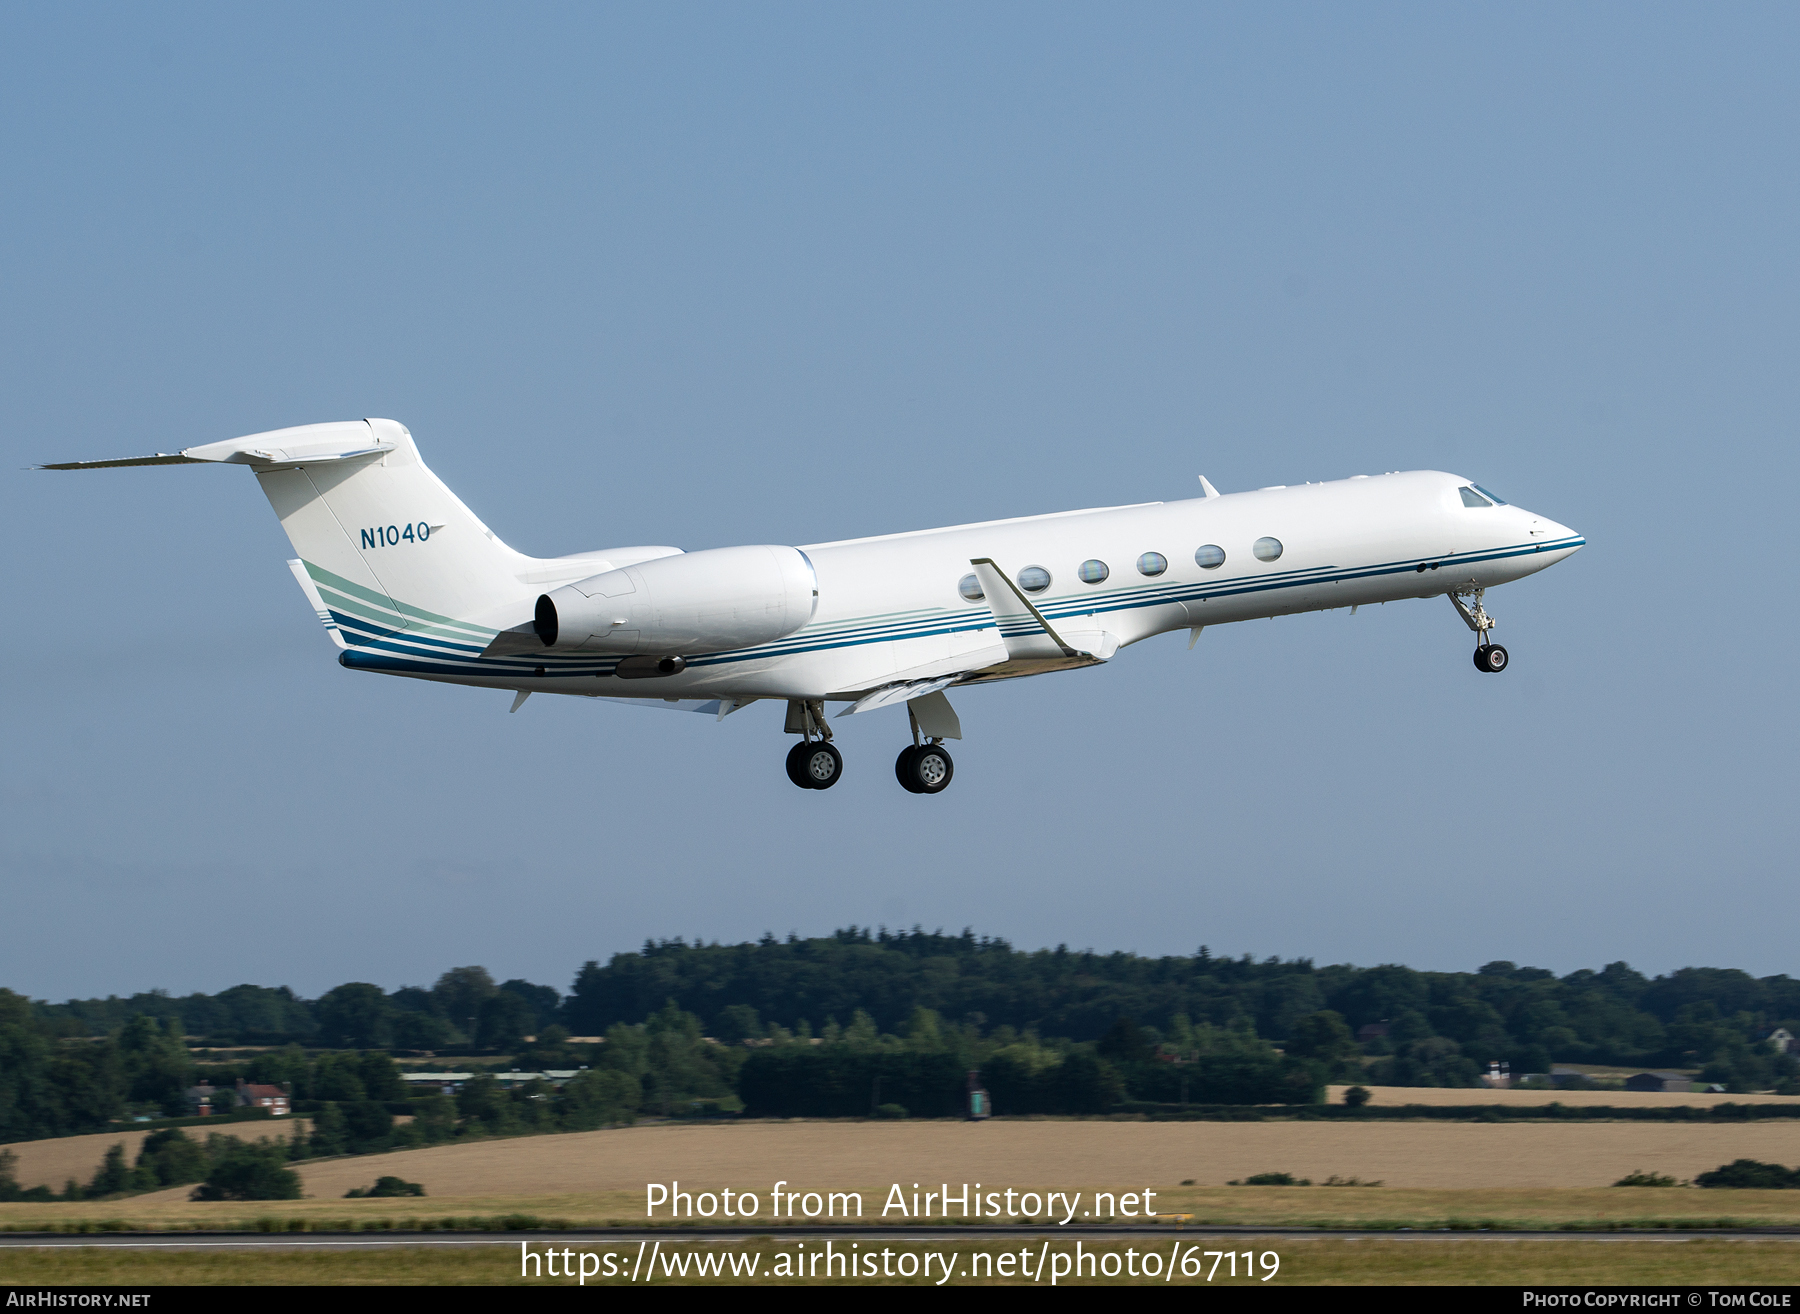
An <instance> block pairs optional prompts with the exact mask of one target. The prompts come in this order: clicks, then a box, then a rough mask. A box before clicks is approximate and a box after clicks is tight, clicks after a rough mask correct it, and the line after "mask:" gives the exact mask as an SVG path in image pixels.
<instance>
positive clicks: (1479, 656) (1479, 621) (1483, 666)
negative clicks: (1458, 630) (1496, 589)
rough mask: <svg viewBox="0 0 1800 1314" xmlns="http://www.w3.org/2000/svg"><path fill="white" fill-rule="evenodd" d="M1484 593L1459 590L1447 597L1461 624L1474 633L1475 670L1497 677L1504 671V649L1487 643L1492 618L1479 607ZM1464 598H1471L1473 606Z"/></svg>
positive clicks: (1474, 590)
mask: <svg viewBox="0 0 1800 1314" xmlns="http://www.w3.org/2000/svg"><path fill="white" fill-rule="evenodd" d="M1486 592H1487V590H1486V589H1459V590H1457V591H1456V592H1453V593H1450V594H1448V595H1447V596H1448V597H1449V599H1450V605H1451V606H1453V607H1455V608H1456V614H1457V615H1458V616H1461V617H1462V618H1463V624H1465V625H1467V626H1468V627H1469V628H1470V629H1472V630H1474V631H1475V669H1476V670H1478V671H1480V672H1482V673H1483V674H1484V675H1498V674H1500V672H1501V671H1504V670H1505V669H1506V662H1507V657H1506V649H1504V648H1502V647H1501V646H1500V645H1499V644H1497V643H1489V642H1488V631H1490V630H1492V629H1493V628H1494V618H1493V617H1492V616H1490V615H1488V614H1487V608H1485V607H1483V606H1482V605H1481V595H1482V594H1483V593H1486ZM1464 598H1473V599H1474V601H1475V605H1474V606H1472V607H1471V606H1469V605H1468V604H1467V603H1465V602H1464V601H1463V599H1464Z"/></svg>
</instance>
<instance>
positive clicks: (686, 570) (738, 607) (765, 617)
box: [534, 546, 819, 656]
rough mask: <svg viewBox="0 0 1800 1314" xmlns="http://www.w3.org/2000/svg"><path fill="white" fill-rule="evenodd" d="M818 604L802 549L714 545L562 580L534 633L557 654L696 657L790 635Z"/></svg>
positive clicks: (546, 599)
mask: <svg viewBox="0 0 1800 1314" xmlns="http://www.w3.org/2000/svg"><path fill="white" fill-rule="evenodd" d="M818 605H819V581H818V577H817V576H816V575H815V574H814V573H813V566H812V562H811V561H809V560H808V559H807V556H806V553H804V552H802V551H800V550H799V549H798V548H791V547H766V546H765V547H731V548H709V549H707V550H706V551H704V552H684V553H682V554H680V555H679V556H672V557H658V558H656V559H655V560H654V561H642V562H639V563H638V564H636V565H634V566H625V567H623V568H622V569H619V570H609V571H607V572H606V573H605V574H603V575H594V576H590V577H589V578H587V579H584V580H578V581H576V582H575V583H573V584H565V585H564V586H563V587H561V588H559V589H555V590H553V591H551V592H549V593H546V594H544V595H543V596H541V597H540V598H538V600H537V616H536V619H535V622H534V628H535V629H536V630H537V635H538V638H539V639H541V640H543V643H544V646H545V647H547V648H553V649H555V650H557V651H558V652H604V653H620V654H629V653H668V654H685V655H688V656H692V655H694V654H696V653H705V652H727V651H730V650H732V649H735V648H751V647H755V646H756V645H757V644H761V643H773V642H774V641H775V640H776V639H783V638H786V637H787V636H788V635H790V634H792V633H794V632H795V631H796V630H798V629H799V628H800V627H801V626H803V625H805V624H806V623H807V622H808V621H809V620H811V619H812V616H813V612H814V611H815V610H816V609H817V607H818Z"/></svg>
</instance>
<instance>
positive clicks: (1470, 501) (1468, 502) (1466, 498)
mask: <svg viewBox="0 0 1800 1314" xmlns="http://www.w3.org/2000/svg"><path fill="white" fill-rule="evenodd" d="M1456 491H1457V492H1459V493H1461V494H1462V500H1463V505H1464V506H1492V505H1493V503H1492V502H1490V501H1488V500H1487V498H1485V497H1483V496H1482V495H1481V494H1480V493H1478V492H1476V491H1475V490H1474V488H1472V487H1463V488H1459V489H1457V490H1456Z"/></svg>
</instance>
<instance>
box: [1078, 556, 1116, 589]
mask: <svg viewBox="0 0 1800 1314" xmlns="http://www.w3.org/2000/svg"><path fill="white" fill-rule="evenodd" d="M1075 573H1076V574H1077V575H1080V576H1081V582H1082V583H1083V584H1104V583H1105V582H1106V577H1107V576H1108V575H1110V574H1112V572H1111V571H1110V570H1108V569H1107V568H1106V563H1105V562H1104V561H1084V562H1082V563H1081V569H1080V570H1078V571H1076V572H1075Z"/></svg>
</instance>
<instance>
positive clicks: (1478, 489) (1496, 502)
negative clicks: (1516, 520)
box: [1474, 484, 1506, 506]
mask: <svg viewBox="0 0 1800 1314" xmlns="http://www.w3.org/2000/svg"><path fill="white" fill-rule="evenodd" d="M1474 488H1475V491H1476V492H1478V493H1480V494H1481V495H1482V496H1483V497H1485V498H1487V500H1488V501H1490V502H1492V503H1493V504H1494V505H1495V506H1505V505H1506V499H1505V498H1504V497H1496V496H1494V494H1492V493H1490V492H1488V490H1487V489H1485V488H1483V487H1482V486H1481V485H1480V484H1476V485H1474Z"/></svg>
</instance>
